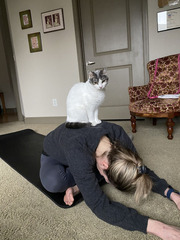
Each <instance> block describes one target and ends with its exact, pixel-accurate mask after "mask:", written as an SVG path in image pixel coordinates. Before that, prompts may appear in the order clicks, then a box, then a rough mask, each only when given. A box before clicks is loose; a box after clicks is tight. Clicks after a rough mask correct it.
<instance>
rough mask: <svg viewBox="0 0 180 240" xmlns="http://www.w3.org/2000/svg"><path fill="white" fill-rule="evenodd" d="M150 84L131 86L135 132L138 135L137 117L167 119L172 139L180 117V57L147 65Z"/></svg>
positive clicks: (130, 93) (177, 55) (176, 56)
mask: <svg viewBox="0 0 180 240" xmlns="http://www.w3.org/2000/svg"><path fill="white" fill-rule="evenodd" d="M147 69H148V72H149V83H148V84H147V85H143V86H134V87H129V89H128V91H129V97H130V104H129V110H130V114H131V126H132V132H133V133H135V132H136V116H139V117H148V118H153V124H154V125H156V120H157V118H167V132H168V136H167V137H168V139H172V138H173V135H172V133H173V126H174V124H175V123H174V121H173V118H174V117H175V116H180V97H179V96H180V54H175V55H170V56H167V57H162V58H159V59H156V60H152V61H150V62H149V63H148V64H147Z"/></svg>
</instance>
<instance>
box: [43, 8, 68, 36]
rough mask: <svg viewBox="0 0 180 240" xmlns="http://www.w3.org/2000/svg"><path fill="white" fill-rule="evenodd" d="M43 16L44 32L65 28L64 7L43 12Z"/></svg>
mask: <svg viewBox="0 0 180 240" xmlns="http://www.w3.org/2000/svg"><path fill="white" fill-rule="evenodd" d="M41 16H42V25H43V32H44V33H48V32H54V31H58V30H63V29H65V25H64V15H63V9H62V8H59V9H56V10H52V11H48V12H44V13H41Z"/></svg>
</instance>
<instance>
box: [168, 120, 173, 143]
mask: <svg viewBox="0 0 180 240" xmlns="http://www.w3.org/2000/svg"><path fill="white" fill-rule="evenodd" d="M174 125H175V123H174V122H173V119H172V118H168V119H167V131H168V136H167V138H168V139H170V140H171V139H173V135H172V133H173V126H174Z"/></svg>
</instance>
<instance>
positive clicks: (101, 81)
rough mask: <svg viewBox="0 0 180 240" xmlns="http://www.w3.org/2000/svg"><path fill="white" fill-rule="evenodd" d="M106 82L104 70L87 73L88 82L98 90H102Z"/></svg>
mask: <svg viewBox="0 0 180 240" xmlns="http://www.w3.org/2000/svg"><path fill="white" fill-rule="evenodd" d="M108 80H109V78H108V76H107V75H106V70H105V69H102V70H96V71H94V72H89V82H90V83H91V84H92V85H93V86H94V87H95V88H96V89H98V90H101V89H104V88H105V87H106V85H107V84H108Z"/></svg>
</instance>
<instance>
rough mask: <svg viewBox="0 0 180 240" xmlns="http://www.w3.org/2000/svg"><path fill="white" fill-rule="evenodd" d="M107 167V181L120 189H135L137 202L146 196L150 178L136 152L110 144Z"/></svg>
mask: <svg viewBox="0 0 180 240" xmlns="http://www.w3.org/2000/svg"><path fill="white" fill-rule="evenodd" d="M108 160H109V167H108V169H107V171H106V174H107V176H108V179H109V181H110V182H111V183H112V184H113V185H114V186H115V187H116V188H118V189H119V190H121V191H133V190H134V191H135V200H136V202H137V203H139V202H140V200H141V199H145V198H147V196H148V195H149V193H150V192H151V189H152V180H151V178H150V177H149V176H148V175H147V174H146V167H145V166H144V165H143V162H142V159H141V158H140V157H139V156H138V154H136V153H133V152H132V151H130V150H129V149H126V148H123V147H122V146H120V145H119V144H118V143H114V144H112V149H111V151H110V152H109V154H108Z"/></svg>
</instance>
